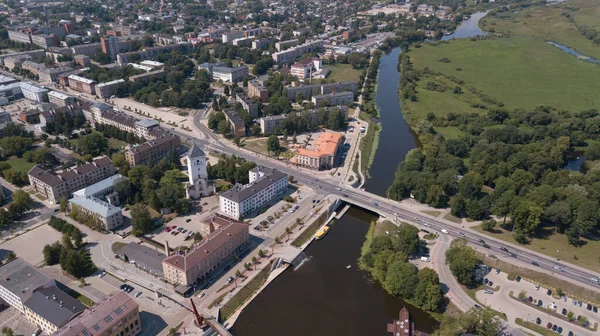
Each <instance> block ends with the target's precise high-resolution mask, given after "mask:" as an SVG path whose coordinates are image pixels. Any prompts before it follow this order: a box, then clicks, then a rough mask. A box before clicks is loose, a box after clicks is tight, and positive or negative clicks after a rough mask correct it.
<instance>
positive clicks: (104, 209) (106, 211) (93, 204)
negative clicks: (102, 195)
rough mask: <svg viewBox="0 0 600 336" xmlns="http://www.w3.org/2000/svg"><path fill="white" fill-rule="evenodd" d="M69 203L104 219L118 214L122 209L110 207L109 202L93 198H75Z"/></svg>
mask: <svg viewBox="0 0 600 336" xmlns="http://www.w3.org/2000/svg"><path fill="white" fill-rule="evenodd" d="M69 203H73V204H77V205H79V206H80V207H82V208H85V209H87V210H89V211H91V212H93V213H95V214H98V215H100V216H102V217H103V218H108V217H110V216H112V215H114V214H116V213H119V212H121V208H119V207H116V206H113V205H110V204H109V203H107V202H104V201H102V200H99V199H97V198H93V197H79V196H75V197H73V198H71V199H70V200H69Z"/></svg>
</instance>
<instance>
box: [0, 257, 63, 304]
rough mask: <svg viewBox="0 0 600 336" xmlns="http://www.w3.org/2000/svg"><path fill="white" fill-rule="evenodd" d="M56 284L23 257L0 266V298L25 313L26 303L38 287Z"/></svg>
mask: <svg viewBox="0 0 600 336" xmlns="http://www.w3.org/2000/svg"><path fill="white" fill-rule="evenodd" d="M52 286H56V281H54V279H52V278H50V277H49V276H47V275H46V274H44V273H42V272H40V271H39V270H38V269H37V268H35V267H33V266H32V265H30V264H29V263H27V262H26V261H24V260H23V259H21V258H16V259H13V260H11V261H9V262H7V263H5V264H4V265H1V266H0V299H2V300H3V301H4V302H6V303H8V304H9V305H10V306H11V307H13V308H15V309H16V310H17V311H18V312H19V313H21V314H25V306H24V303H25V302H26V301H27V300H28V299H29V298H30V297H31V296H32V295H33V292H34V291H35V290H37V289H41V288H48V287H52Z"/></svg>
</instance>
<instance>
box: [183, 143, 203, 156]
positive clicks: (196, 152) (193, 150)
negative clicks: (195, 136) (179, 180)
mask: <svg viewBox="0 0 600 336" xmlns="http://www.w3.org/2000/svg"><path fill="white" fill-rule="evenodd" d="M185 155H186V156H187V157H190V158H195V157H201V156H206V154H205V153H204V151H203V150H202V149H200V147H198V145H196V143H194V144H193V145H192V148H190V150H189V151H188V152H187V154H185Z"/></svg>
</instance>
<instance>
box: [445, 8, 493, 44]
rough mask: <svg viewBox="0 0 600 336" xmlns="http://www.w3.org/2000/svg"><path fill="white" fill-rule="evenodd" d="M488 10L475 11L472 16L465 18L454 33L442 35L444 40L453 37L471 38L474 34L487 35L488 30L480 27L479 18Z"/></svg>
mask: <svg viewBox="0 0 600 336" xmlns="http://www.w3.org/2000/svg"><path fill="white" fill-rule="evenodd" d="M486 14H487V12H477V13H473V14H472V15H471V17H470V18H468V19H467V20H464V21H463V22H462V23H461V24H460V25H459V26H458V28H456V30H455V31H454V33H452V34H450V35H448V36H444V37H442V41H448V40H452V39H460V38H469V37H473V36H485V35H487V33H486V32H484V31H483V30H481V28H479V20H481V19H482V18H483V17H484V16H485V15H486Z"/></svg>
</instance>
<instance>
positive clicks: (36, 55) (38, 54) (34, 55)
mask: <svg viewBox="0 0 600 336" xmlns="http://www.w3.org/2000/svg"><path fill="white" fill-rule="evenodd" d="M18 56H29V57H30V59H32V60H36V61H42V60H44V58H46V51H45V50H44V49H38V50H31V51H22V52H17V53H9V54H2V55H0V64H2V65H5V66H7V65H6V64H5V63H4V60H5V59H7V58H11V57H18Z"/></svg>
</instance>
